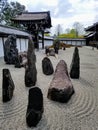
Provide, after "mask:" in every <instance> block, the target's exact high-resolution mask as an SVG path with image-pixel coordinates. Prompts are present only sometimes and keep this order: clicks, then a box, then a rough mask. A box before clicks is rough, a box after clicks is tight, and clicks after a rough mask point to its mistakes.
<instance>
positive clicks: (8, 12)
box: [2, 2, 25, 26]
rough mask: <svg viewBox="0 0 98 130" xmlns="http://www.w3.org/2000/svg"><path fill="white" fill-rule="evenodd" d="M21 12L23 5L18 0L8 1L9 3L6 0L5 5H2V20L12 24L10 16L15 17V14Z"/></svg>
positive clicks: (23, 8)
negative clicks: (15, 0)
mask: <svg viewBox="0 0 98 130" xmlns="http://www.w3.org/2000/svg"><path fill="white" fill-rule="evenodd" d="M22 12H25V6H24V5H21V4H20V3H18V2H10V4H9V3H8V2H7V3H6V6H5V7H4V9H3V11H2V21H3V22H4V23H5V24H6V25H13V26H16V25H15V24H13V23H12V21H11V18H14V17H16V16H17V15H19V14H21V13H22Z"/></svg>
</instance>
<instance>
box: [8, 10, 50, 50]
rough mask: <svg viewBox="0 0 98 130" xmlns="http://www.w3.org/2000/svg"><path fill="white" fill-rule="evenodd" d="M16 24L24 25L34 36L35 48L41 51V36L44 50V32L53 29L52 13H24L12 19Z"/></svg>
mask: <svg viewBox="0 0 98 130" xmlns="http://www.w3.org/2000/svg"><path fill="white" fill-rule="evenodd" d="M11 20H12V21H13V22H14V23H15V24H20V25H23V26H24V27H25V28H26V31H28V33H30V34H32V36H33V41H34V45H35V48H37V49H39V34H41V35H42V48H44V32H45V30H46V29H48V28H51V27H52V25H51V17H50V12H49V11H47V12H24V13H22V14H21V15H18V16H17V17H16V18H12V19H11Z"/></svg>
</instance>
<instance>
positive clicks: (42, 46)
mask: <svg viewBox="0 0 98 130" xmlns="http://www.w3.org/2000/svg"><path fill="white" fill-rule="evenodd" d="M42 49H44V31H42Z"/></svg>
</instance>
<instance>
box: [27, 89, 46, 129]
mask: <svg viewBox="0 0 98 130" xmlns="http://www.w3.org/2000/svg"><path fill="white" fill-rule="evenodd" d="M43 111H44V108H43V94H42V91H41V89H40V88H38V87H34V88H31V89H30V90H29V96H28V106H27V113H26V123H27V125H28V126H29V127H35V126H36V125H37V124H38V123H39V121H40V120H41V118H42V114H43Z"/></svg>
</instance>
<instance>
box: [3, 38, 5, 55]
mask: <svg viewBox="0 0 98 130" xmlns="http://www.w3.org/2000/svg"><path fill="white" fill-rule="evenodd" d="M2 44H3V53H4V55H5V48H4V37H2Z"/></svg>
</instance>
